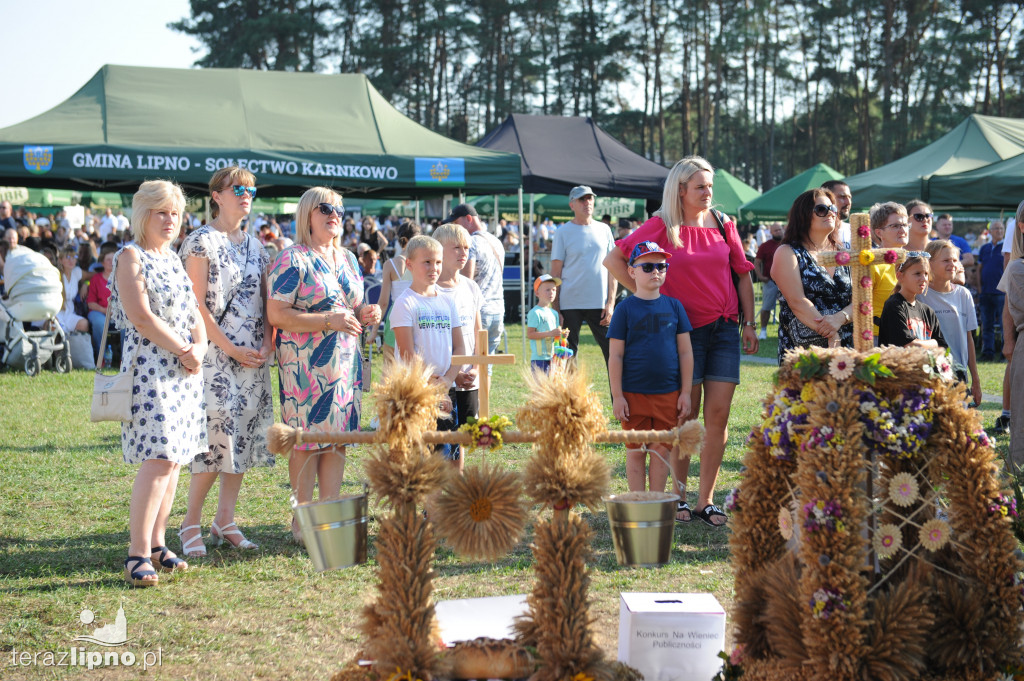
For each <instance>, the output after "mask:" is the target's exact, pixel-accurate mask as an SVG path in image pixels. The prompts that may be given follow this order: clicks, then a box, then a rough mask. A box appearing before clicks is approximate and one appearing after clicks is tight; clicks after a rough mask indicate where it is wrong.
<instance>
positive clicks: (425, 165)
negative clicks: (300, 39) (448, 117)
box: [0, 65, 522, 197]
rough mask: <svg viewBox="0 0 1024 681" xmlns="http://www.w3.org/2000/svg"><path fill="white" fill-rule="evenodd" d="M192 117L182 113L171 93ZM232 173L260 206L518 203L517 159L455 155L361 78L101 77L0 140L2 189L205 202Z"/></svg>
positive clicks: (136, 70) (450, 145)
mask: <svg viewBox="0 0 1024 681" xmlns="http://www.w3.org/2000/svg"><path fill="white" fill-rule="evenodd" d="M183 93H187V94H188V97H189V99H190V100H191V101H194V102H201V103H202V105H201V106H187V105H184V104H183V102H182V99H181V97H182V94H183ZM230 164H237V165H243V166H245V167H247V168H249V169H250V170H252V171H253V172H254V173H255V174H256V176H257V179H258V182H259V187H260V191H261V193H262V194H263V195H267V196H295V195H296V194H300V193H301V192H302V191H303V188H305V187H308V186H312V185H328V186H332V187H335V188H336V189H338V190H339V191H341V192H342V193H344V194H348V193H356V194H376V195H379V196H394V197H409V196H443V195H446V194H455V193H458V192H460V191H463V192H465V191H471V192H475V193H482V192H488V191H494V192H496V191H515V190H516V188H518V187H520V186H521V184H522V182H521V179H522V176H521V173H520V159H519V156H518V155H516V154H511V153H507V152H503V151H493V150H490V149H483V148H480V147H474V146H470V145H467V144H461V143H459V142H455V141H453V140H450V139H448V138H447V137H444V136H442V135H439V134H437V133H435V132H433V131H431V130H429V129H427V128H425V127H423V126H421V125H419V124H418V123H415V122H414V121H412V120H411V119H409V118H407V117H405V116H404V115H402V114H401V113H399V111H398V110H397V109H395V108H394V107H392V106H391V105H390V104H389V103H388V102H387V101H386V100H385V99H384V98H383V97H382V96H381V95H380V93H379V92H377V90H376V89H374V87H373V86H372V85H371V84H370V81H369V80H368V79H367V78H366V76H365V75H362V74H337V75H323V74H317V73H294V72H282V71H256V70H248V69H160V68H144V67H134V66H113V65H107V66H104V67H103V68H102V69H100V70H99V71H98V72H97V73H96V75H95V76H93V78H92V79H91V80H89V82H88V83H86V84H85V85H84V86H83V87H82V88H81V89H80V90H79V91H78V92H76V93H75V94H74V95H72V96H71V97H70V98H69V99H68V100H66V101H65V102H63V103H62V104H59V105H58V106H56V107H55V108H53V109H51V110H50V111H47V112H46V113H43V114H40V115H39V116H36V117H35V118H32V119H29V120H27V121H24V122H22V123H18V124H16V125H12V126H10V127H7V128H3V129H0V184H8V185H15V186H22V185H24V186H36V187H57V188H70V189H80V190H81V189H104V188H113V189H117V190H124V191H128V192H130V191H134V190H135V188H136V187H137V186H138V184H139V183H140V182H141V181H143V180H145V179H152V178H170V179H174V180H176V181H178V182H179V183H182V184H184V185H187V186H189V187H191V188H193V189H194V190H195V191H197V192H200V193H203V194H205V193H206V191H205V190H206V183H207V182H208V181H209V179H210V175H211V174H212V173H213V172H214V171H215V170H216V169H217V168H220V167H223V166H226V165H230Z"/></svg>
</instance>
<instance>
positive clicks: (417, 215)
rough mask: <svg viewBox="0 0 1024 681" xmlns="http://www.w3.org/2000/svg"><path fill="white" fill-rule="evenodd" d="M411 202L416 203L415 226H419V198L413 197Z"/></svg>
mask: <svg viewBox="0 0 1024 681" xmlns="http://www.w3.org/2000/svg"><path fill="white" fill-rule="evenodd" d="M412 200H413V201H415V202H416V224H417V225H418V224H420V197H418V196H414V197H412Z"/></svg>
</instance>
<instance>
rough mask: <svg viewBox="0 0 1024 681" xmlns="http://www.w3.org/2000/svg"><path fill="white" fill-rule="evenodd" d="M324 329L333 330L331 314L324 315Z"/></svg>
mask: <svg viewBox="0 0 1024 681" xmlns="http://www.w3.org/2000/svg"><path fill="white" fill-rule="evenodd" d="M324 331H333V329H332V328H331V315H329V314H325V315H324Z"/></svg>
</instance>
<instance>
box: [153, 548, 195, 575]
mask: <svg viewBox="0 0 1024 681" xmlns="http://www.w3.org/2000/svg"><path fill="white" fill-rule="evenodd" d="M170 552H171V550H170V549H168V548H167V547H166V546H157V547H156V548H155V549H153V550H152V551H150V552H149V555H150V558H152V557H153V556H155V555H157V554H158V553H159V554H160V557H159V558H157V563H158V565H157V568H156V569H157V570H167V571H169V572H174V571H175V570H187V569H188V563H187V562H185V561H184V560H182V559H181V558H178V557H177V556H172V557H170V558H167V557H166V556H167V554H168V553H170Z"/></svg>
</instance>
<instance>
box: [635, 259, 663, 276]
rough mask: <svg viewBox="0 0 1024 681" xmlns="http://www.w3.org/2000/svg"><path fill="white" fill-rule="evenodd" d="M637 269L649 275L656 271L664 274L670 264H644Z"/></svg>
mask: <svg viewBox="0 0 1024 681" xmlns="http://www.w3.org/2000/svg"><path fill="white" fill-rule="evenodd" d="M637 267H639V268H640V269H642V270H643V271H644V272H646V273H647V274H650V273H651V272H653V271H654V270H658V271H659V272H664V271H665V270H667V269H668V263H667V262H642V263H640V264H639V265H637Z"/></svg>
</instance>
